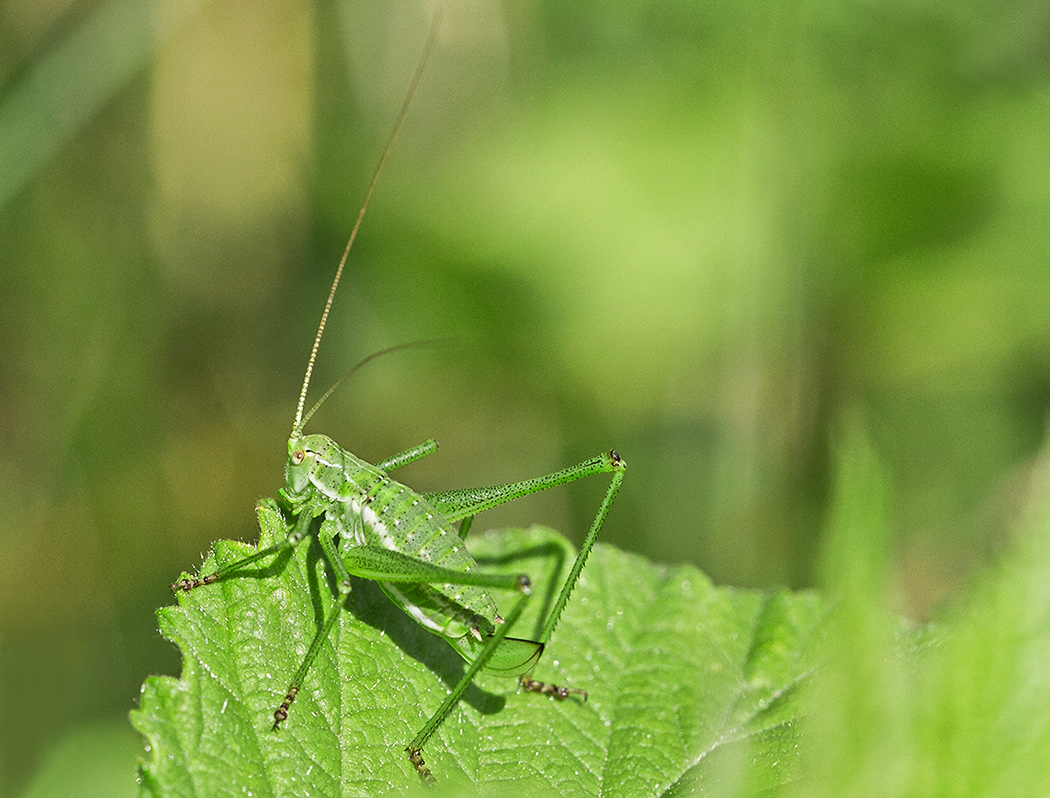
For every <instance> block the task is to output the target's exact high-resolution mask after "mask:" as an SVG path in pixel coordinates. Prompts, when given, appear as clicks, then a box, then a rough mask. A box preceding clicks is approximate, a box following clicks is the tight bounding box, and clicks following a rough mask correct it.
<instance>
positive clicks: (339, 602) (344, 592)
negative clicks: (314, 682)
mask: <svg viewBox="0 0 1050 798" xmlns="http://www.w3.org/2000/svg"><path fill="white" fill-rule="evenodd" d="M335 535H336V527H335V524H333V523H332V522H331V521H330V520H329V519H328V518H326V519H325V520H324V521H323V522H322V523H321V530H320V532H319V534H318V540H319V541H320V543H321V551H322V552H324V556H325V559H326V560H328V562H329V563H330V564H331V566H332V570H333V571H334V572H335V577H336V590H337V594H338V595H337V596H336V600H335V602H334V603H333V604H332V608H331V609H330V610H329V611H328V617H327V618H325V619H324V623H322V624H321V627H320V628H319V629H318V630H317V633H316V634H315V635H314V639H313V640H312V641H311V642H310V648H308V649H307V650H306V656H305V657H303V661H302V663H301V664H300V665H299V667H298V668H297V669H296V671H295V675H294V676H292V681H291V684H290V685H289V686H288V692H287V693H285V695H284V699H283V700H282V701H281V704H280V706H278V707H277V709H276V710H274V713H273V730H274V731H277V730H278V729H279V728H280V727H281V724H282V723H283V722H284V721H286V720H287V719H288V710H290V709H291V707H292V702H293V701H295V698H296V696H297V695H299V690H300V689H301V688H302V685H303V680H304V679H305V678H306V674H307V673H308V672H309V670H310V666H311V665H313V663H314V660H315V659H317V655H318V654H319V653H320V652H321V646H322V645H324V641H325V640H327V639H328V635H329V634H331V631H332V627H333V626H335V622H336V621H337V620H338V618H339V613H341V612H342V611H343V607H344V606H346V599H347V598H348V597H349V595H350V573H349V572H348V571H347V570H346V566H345V565H344V564H343V561H342V560H341V559H340V558H339V554H338V552H337V551H336V548H335V543H334V542H333V541H334V538H335Z"/></svg>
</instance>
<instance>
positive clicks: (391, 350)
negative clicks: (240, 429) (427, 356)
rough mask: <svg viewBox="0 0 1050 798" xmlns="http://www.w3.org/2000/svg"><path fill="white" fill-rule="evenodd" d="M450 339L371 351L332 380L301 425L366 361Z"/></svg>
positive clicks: (303, 425) (398, 345) (403, 344)
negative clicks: (340, 375)
mask: <svg viewBox="0 0 1050 798" xmlns="http://www.w3.org/2000/svg"><path fill="white" fill-rule="evenodd" d="M452 340H453V339H451V338H431V339H428V340H424V341H406V342H405V343H402V344H394V345H393V346H388V347H386V348H385V349H380V350H379V351H378V352H373V353H372V354H370V355H368V356H366V357H363V358H361V360H359V361H358V362H357V363H355V364H354V365H353V366H352V367H351V368H350V370H349V371H347V372H346V373H345V374H344V375H343V376H342V377H340V378H339V379H337V380H336V381H335V382H333V383H332V385H331V386H330V387H329V388H328V390H327V391H325V392H324V394H323V395H322V396H321V398H320V399H318V400H317V401H316V402H314V404H313V407H311V408H310V409H309V410H308V411H307V412H306V415H305V416H303V420H302V425H301V426H302V427H305V426H306V424H307V422H308V421H309V420H310V418H311V417H312V416H313V414H314V413H316V412H317V411H318V410H320V409H321V405H323V404H324V403H325V400H326V399H327V398H328V397H329V396H331V395H332V394H333V393H335V391H336V388H338V387H339V386H340V385H342V384H343V382H344V381H345V380H347V379H349V378H350V376H352V375H353V374H354V373H355V372H356V371H357V370H358V369H359V368H361V367H362V366H364V365H366V364H368V363H371V362H372V361H373V360H375V359H376V358H379V357H382V356H383V355H389V354H392V353H394V352H400V351H401V350H402V349H423V348H425V347H431V346H447V345H448V344H450V343H452ZM300 429H301V428H300Z"/></svg>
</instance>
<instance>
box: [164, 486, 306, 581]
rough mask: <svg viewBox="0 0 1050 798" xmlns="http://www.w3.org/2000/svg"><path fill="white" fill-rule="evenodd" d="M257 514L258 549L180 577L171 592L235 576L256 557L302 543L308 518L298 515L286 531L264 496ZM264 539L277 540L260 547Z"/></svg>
mask: <svg viewBox="0 0 1050 798" xmlns="http://www.w3.org/2000/svg"><path fill="white" fill-rule="evenodd" d="M256 515H257V517H258V520H259V543H260V546H261V548H259V550H258V551H256V552H255V553H253V554H249V555H248V556H247V557H242V558H241V559H239V560H236V561H234V562H231V563H228V564H226V565H224V566H222V567H220V568H219V569H218V570H216V571H214V572H213V573H210V574H207V575H205V576H195V577H194V576H183V577H182V579H180V580H179V581H177V582H175V583H174V584H172V585H171V590H172V592H178V591H180V590H181V591H184V592H188V591H190V590H193V589H194V588H198V587H203V586H204V585H210V584H213V583H215V582H218V581H220V580H222V579H226V578H227V577H229V576H233V575H236V573H237V572H238V571H241V570H243V569H244V568H246V567H247V566H249V565H251V564H253V563H256V562H258V561H259V560H264V559H266V558H267V557H271V556H273V555H278V556H280V555H282V554H284V553H286V552H291V550H292V549H294V548H295V547H296V546H297V545H299V543H301V542H302V540H303V538H304V537H306V535H307V533H308V531H309V527H310V519H309V518H307V517H305V516H300V518H299V519H297V521H296V523H295V524H293V525H292V527H291V529H290V530H289V527H288V524H287V522H286V521H285V520H284V516H283V515H281V511H280V510H279V509H278V506H277V502H275V501H274V500H273V499H264V500H263V501H261V502H259V505H258V507H257V508H256ZM267 540H276V541H277V542H275V543H271V544H270V545H268V546H262V545H261V544H262V543H263V541H267Z"/></svg>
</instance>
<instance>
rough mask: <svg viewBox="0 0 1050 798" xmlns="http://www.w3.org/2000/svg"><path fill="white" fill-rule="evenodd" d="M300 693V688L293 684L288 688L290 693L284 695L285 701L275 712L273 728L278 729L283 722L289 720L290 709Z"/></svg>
mask: <svg viewBox="0 0 1050 798" xmlns="http://www.w3.org/2000/svg"><path fill="white" fill-rule="evenodd" d="M297 695H299V688H298V687H296V686H295V685H292V686H291V687H289V688H288V693H287V694H286V695H285V697H284V701H282V702H281V705H280V706H279V707H277V709H275V710H274V712H273V730H274V731H277V730H278V729H280V728H281V724H282V723H284V721H286V720H288V710H289V709H291V708H292V702H293V701H294V700H295V697H296V696H297Z"/></svg>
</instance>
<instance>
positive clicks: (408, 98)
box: [292, 6, 442, 436]
mask: <svg viewBox="0 0 1050 798" xmlns="http://www.w3.org/2000/svg"><path fill="white" fill-rule="evenodd" d="M441 12H442V7H441V6H438V9H437V11H436V12H434V19H433V21H432V22H431V23H430V33H429V34H428V35H427V43H426V45H425V46H424V48H423V55H422V56H421V57H420V59H419V64H418V65H417V66H416V71H415V74H414V75H413V76H412V82H411V83H410V84H409V86H408V93H407V94H406V95H405V101H404V103H402V105H401V111H400V112H399V113H398V115H397V120H396V121H395V122H394V129H393V130H392V131H391V132H390V137H389V138H388V139H387V141H386V147H385V148H384V149H383V154H382V155H381V156H380V157H379V164H378V165H377V166H376V171H375V174H373V175H372V182H371V183H370V184H369V186H368V192H367V193H366V194H365V201H364V202H363V203H362V204H361V210H360V211H359V212H358V214H357V221H355V222H354V227H353V229H352V230H351V231H350V238H349V240H347V242H346V247H345V248H344V249H343V256H342V257H341V258H340V259H339V267H338V268H337V269H336V270H335V278H334V279H333V280H332V287H331V289H330V290H329V291H328V299H327V301H326V302H325V303H324V312H323V313H321V323H320V324H319V325H318V326H317V335H316V337H315V338H314V345H313V348H312V349H311V350H310V360H309V361H308V362H307V364H306V375H305V376H304V377H303V387H302V390H301V391H300V392H299V405H298V406H297V407H296V410H295V422H294V423H293V424H292V435H293V436H294V435H300V434H302V431H303V426H304V425H305V424H306V418H309V417H310V414H312V413H313V412H314V410H316V409H317V408H318V406H320V404H321V402H318V403H317V404H316V405H314V407H313V409H312V410H311V411H310V413H309V414H307V416H306V418H303V408H304V407H305V406H306V392H307V391H308V390H309V388H310V376H311V375H312V374H313V370H314V363H315V362H316V360H317V350H318V348H319V347H320V346H321V336H322V335H324V327H325V324H327V322H328V313H329V311H330V310H331V309H332V300H333V299H335V290H336V289H337V288H338V287H339V278H340V277H342V276H343V267H344V266H345V265H346V259H347V256H349V254H350V247H352V246H353V245H354V239H355V238H357V231H358V230H359V229H360V228H361V220H362V219H363V218H364V216H365V211H367V210H368V204H369V203H370V202H371V201H372V194H373V192H375V190H376V185H378V183H379V176H380V175H381V174H382V173H383V167H384V166H385V165H386V161H387V158H388V157H389V155H390V151H391V150H392V149H393V147H394V140H395V139H396V138H397V134H398V133H399V132H400V131H401V125H402V124H403V123H404V121H405V116H407V114H408V108H409V106H410V105H411V104H412V96H413V95H414V94H415V93H416V87H417V86H418V85H419V80H420V78H422V77H423V70H424V68H425V67H426V64H427V59H428V58H429V57H430V51H431V50H432V49H433V47H434V42H435V41H436V40H437V33H438V28H439V27H440V24H441ZM396 348H398V347H392V349H396ZM384 351H388V350H384ZM381 354H383V352H377V353H375V354H374V355H371V356H369V357H367V358H365V359H364V360H363V361H362V362H361V363H359V364H358V365H357V366H355V367H354V369H351V371H350V372H349V373H348V374H346V375H345V376H344V377H343V378H341V379H340V380H339V381H338V382H337V383H336V385H338V384H339V382H342V381H343V379H345V378H346V377H348V376H350V374H351V373H353V371H354V370H356V369H357V368H358V367H360V366H362V365H364V364H365V363H367V362H368V361H369V360H370V359H372V358H373V357H378V356H379V355H381ZM333 390H335V386H333V387H332V388H331V389H329V391H328V393H326V394H325V398H327V396H328V395H329V394H330V393H331V392H332V391H333ZM321 401H324V399H322V400H321Z"/></svg>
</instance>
